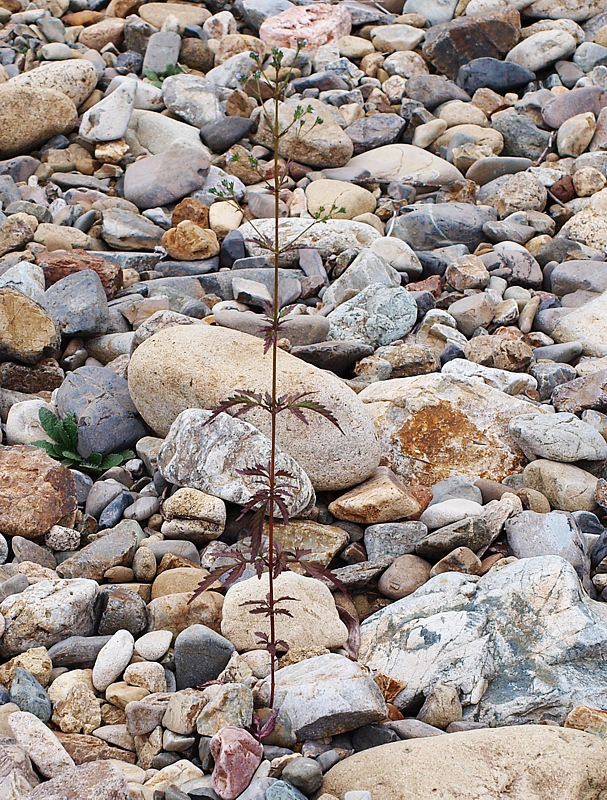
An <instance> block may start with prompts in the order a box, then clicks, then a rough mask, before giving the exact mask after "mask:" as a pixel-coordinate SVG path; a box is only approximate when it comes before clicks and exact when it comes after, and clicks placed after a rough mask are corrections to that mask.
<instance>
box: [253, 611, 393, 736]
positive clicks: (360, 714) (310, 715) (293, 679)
mask: <svg viewBox="0 0 607 800" xmlns="http://www.w3.org/2000/svg"><path fill="white" fill-rule="evenodd" d="M390 608H392V606H390ZM269 689H270V680H269V678H266V679H265V680H264V682H263V684H262V687H261V690H260V696H261V698H263V699H264V700H266V701H267V700H269ZM274 706H275V707H276V708H280V711H281V713H284V714H286V715H287V716H288V717H289V719H290V720H291V724H292V726H293V732H294V733H295V735H296V737H297V740H298V741H300V742H302V741H305V740H306V739H320V738H321V737H324V736H336V735H337V734H339V733H345V732H346V731H350V730H353V729H354V728H358V727H360V726H361V725H369V724H371V723H374V722H381V721H382V720H384V719H385V718H386V717H387V714H388V709H387V708H386V704H385V702H384V698H383V697H382V694H381V692H380V690H379V687H378V685H377V684H376V683H375V681H374V680H373V678H372V677H371V675H369V673H368V672H366V671H365V670H364V669H362V668H361V667H360V666H359V664H357V663H355V662H354V661H350V660H349V659H347V658H345V657H344V656H340V655H337V653H328V654H327V655H322V656H314V658H307V659H306V660H305V661H300V662H298V663H297V664H293V665H292V666H290V667H283V669H280V670H278V672H277V673H276V699H275V701H274Z"/></svg>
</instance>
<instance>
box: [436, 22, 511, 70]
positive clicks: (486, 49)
mask: <svg viewBox="0 0 607 800" xmlns="http://www.w3.org/2000/svg"><path fill="white" fill-rule="evenodd" d="M520 35H521V18H520V15H519V13H518V11H515V10H514V9H508V10H506V11H500V12H491V13H487V14H478V15H475V16H471V17H459V18H458V19H454V20H453V21H452V22H442V23H439V24H438V25H433V26H432V27H431V28H429V29H428V32H427V33H426V41H425V42H424V46H423V48H422V49H423V53H424V55H425V56H426V58H427V59H428V61H430V62H431V63H432V64H433V66H434V67H435V68H436V70H437V71H438V72H439V73H441V74H442V75H446V76H447V77H448V78H451V79H454V78H455V77H456V76H457V73H458V71H459V68H460V67H461V66H463V65H464V64H467V63H468V61H472V59H474V58H485V57H490V58H499V59H501V58H503V56H505V55H506V53H507V52H508V51H509V50H512V48H513V47H514V45H515V44H516V43H517V42H518V40H519V38H520Z"/></svg>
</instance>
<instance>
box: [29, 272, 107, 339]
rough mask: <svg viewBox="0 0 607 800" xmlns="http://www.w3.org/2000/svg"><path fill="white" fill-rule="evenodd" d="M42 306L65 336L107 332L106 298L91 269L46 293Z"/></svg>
mask: <svg viewBox="0 0 607 800" xmlns="http://www.w3.org/2000/svg"><path fill="white" fill-rule="evenodd" d="M41 303H42V306H43V307H44V308H45V309H46V311H47V313H48V314H50V316H51V317H52V318H53V320H54V321H55V322H56V324H57V325H58V326H59V328H60V329H61V333H63V334H64V335H66V336H93V335H96V334H97V335H98V334H103V333H105V332H106V330H107V328H108V325H109V311H108V305H107V298H106V294H105V291H104V289H103V286H102V284H101V279H100V278H99V275H98V274H97V273H96V272H94V271H93V270H92V269H85V270H82V271H81V272H73V273H72V274H71V275H66V276H65V278H62V279H61V280H60V281H57V282H56V283H54V284H53V285H52V286H50V287H49V288H48V289H47V290H46V292H45V293H44V297H43V298H42V301H41Z"/></svg>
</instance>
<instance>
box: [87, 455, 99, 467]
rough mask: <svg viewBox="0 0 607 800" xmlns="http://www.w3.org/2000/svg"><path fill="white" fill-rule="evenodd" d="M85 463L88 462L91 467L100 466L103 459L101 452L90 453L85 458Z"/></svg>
mask: <svg viewBox="0 0 607 800" xmlns="http://www.w3.org/2000/svg"><path fill="white" fill-rule="evenodd" d="M86 461H87V464H90V465H91V466H93V467H100V466H101V462H102V461H103V456H102V455H101V453H91V454H90V455H89V456H88V457H87V459H86Z"/></svg>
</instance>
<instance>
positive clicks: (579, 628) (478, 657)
mask: <svg viewBox="0 0 607 800" xmlns="http://www.w3.org/2000/svg"><path fill="white" fill-rule="evenodd" d="M606 646H607V609H606V608H605V606H604V605H603V604H602V603H598V602H596V601H594V600H591V599H590V598H589V597H588V595H587V594H586V593H585V592H584V591H583V590H582V587H581V585H580V582H579V579H578V577H577V575H576V573H575V570H574V568H573V567H572V566H571V565H570V564H569V563H567V562H566V561H564V560H563V559H562V558H559V557H558V556H540V557H537V558H525V559H520V560H518V561H515V562H513V563H510V564H508V565H505V566H503V567H496V568H494V569H492V570H491V571H490V572H489V573H488V574H487V575H485V576H483V577H481V578H478V577H475V576H474V577H473V576H469V575H463V574H460V573H455V572H448V573H444V574H442V575H439V576H437V577H435V578H432V579H431V580H430V581H428V583H426V584H425V585H424V586H423V587H422V588H420V589H418V590H417V591H416V592H414V594H412V595H410V596H409V597H406V598H404V599H402V600H399V601H397V602H396V603H393V604H392V605H390V606H388V607H387V608H385V609H382V610H381V611H379V612H377V613H376V614H373V615H372V616H371V617H369V618H368V619H366V620H365V622H364V623H363V624H362V626H361V649H360V655H359V661H360V662H361V663H362V664H364V665H366V666H367V667H369V668H370V669H372V670H377V671H378V672H381V673H384V674H385V675H388V676H390V677H392V678H394V679H396V680H404V681H406V683H407V687H406V688H405V689H404V690H403V691H402V692H401V693H400V694H399V695H398V697H397V698H396V700H395V704H396V705H397V706H398V707H399V708H406V707H407V706H408V705H410V704H411V703H413V702H416V701H417V700H419V699H421V698H422V696H423V695H424V694H427V692H428V691H429V689H431V688H432V687H433V686H434V685H435V684H437V683H439V682H443V681H444V682H446V683H448V684H449V685H450V686H454V687H456V688H457V689H458V690H459V692H460V697H461V701H462V705H463V706H464V718H465V719H474V720H478V721H480V722H483V723H485V724H487V725H493V726H494V725H520V724H521V723H525V722H529V723H532V722H538V721H540V720H554V721H555V722H558V723H559V724H560V725H562V724H563V722H564V720H565V717H566V716H567V714H568V713H569V711H571V709H572V708H573V707H574V706H576V705H590V706H593V707H595V708H601V707H603V706H604V705H605V703H607V672H606V670H605V668H604V667H605V664H606V663H607V656H606V655H605V652H606Z"/></svg>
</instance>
